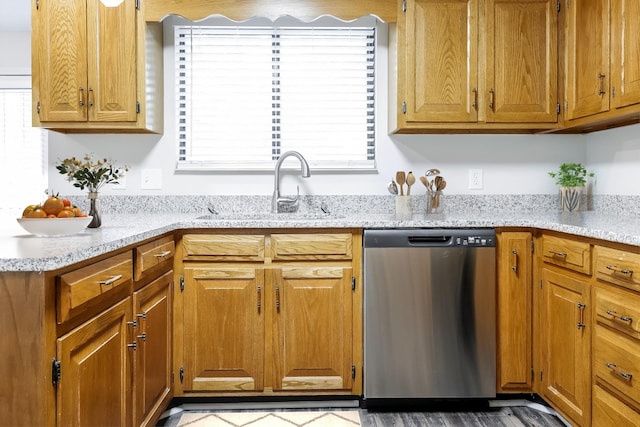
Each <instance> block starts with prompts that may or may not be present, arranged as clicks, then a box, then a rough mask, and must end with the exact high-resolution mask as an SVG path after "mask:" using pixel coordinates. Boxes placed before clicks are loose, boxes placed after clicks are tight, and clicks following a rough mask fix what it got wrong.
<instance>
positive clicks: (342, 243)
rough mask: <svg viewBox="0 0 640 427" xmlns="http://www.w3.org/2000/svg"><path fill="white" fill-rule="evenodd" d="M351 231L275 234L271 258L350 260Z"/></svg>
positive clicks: (277, 259) (351, 251)
mask: <svg viewBox="0 0 640 427" xmlns="http://www.w3.org/2000/svg"><path fill="white" fill-rule="evenodd" d="M352 247H353V243H352V240H351V234H350V233H339V234H274V235H272V236H271V258H272V259H273V260H274V261H285V260H305V259H310V260H349V259H351V258H352V257H353V248H352Z"/></svg>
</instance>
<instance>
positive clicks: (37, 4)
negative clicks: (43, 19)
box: [36, 0, 40, 10]
mask: <svg viewBox="0 0 640 427" xmlns="http://www.w3.org/2000/svg"><path fill="white" fill-rule="evenodd" d="M36 10H40V0H36Z"/></svg>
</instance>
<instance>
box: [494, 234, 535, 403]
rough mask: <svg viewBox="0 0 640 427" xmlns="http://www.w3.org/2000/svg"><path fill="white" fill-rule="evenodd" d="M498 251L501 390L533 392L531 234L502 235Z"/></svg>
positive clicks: (499, 387) (499, 385) (499, 236)
mask: <svg viewBox="0 0 640 427" xmlns="http://www.w3.org/2000/svg"><path fill="white" fill-rule="evenodd" d="M498 250H499V253H498V391H500V392H510V391H511V392H513V391H516V392H524V391H532V387H533V378H532V372H533V371H532V370H533V360H532V357H533V350H532V336H533V335H532V334H533V332H532V327H533V323H532V310H531V307H532V304H533V302H532V289H531V273H532V271H531V269H532V253H531V233H527V232H506V233H500V234H498Z"/></svg>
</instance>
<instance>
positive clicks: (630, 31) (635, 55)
mask: <svg viewBox="0 0 640 427" xmlns="http://www.w3.org/2000/svg"><path fill="white" fill-rule="evenodd" d="M611 10H612V14H611V49H612V52H611V97H612V103H613V107H614V108H621V107H626V106H629V105H633V104H640V54H639V52H640V37H639V36H638V33H639V32H640V2H638V1H637V0H611Z"/></svg>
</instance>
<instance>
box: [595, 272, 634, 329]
mask: <svg viewBox="0 0 640 427" xmlns="http://www.w3.org/2000/svg"><path fill="white" fill-rule="evenodd" d="M594 293H595V307H596V322H598V323H600V324H603V325H606V326H608V327H610V328H613V329H615V330H616V331H618V332H621V333H623V334H626V335H629V336H630V337H631V338H635V339H637V340H640V295H636V294H633V293H631V292H628V291H624V290H621V289H617V288H614V287H612V286H607V285H605V286H602V285H600V286H596V287H594Z"/></svg>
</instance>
